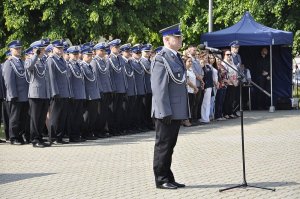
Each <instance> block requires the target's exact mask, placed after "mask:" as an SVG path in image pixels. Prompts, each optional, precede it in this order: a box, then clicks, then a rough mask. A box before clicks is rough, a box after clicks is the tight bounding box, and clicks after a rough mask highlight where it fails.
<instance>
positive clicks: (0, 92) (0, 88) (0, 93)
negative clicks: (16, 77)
mask: <svg viewBox="0 0 300 199" xmlns="http://www.w3.org/2000/svg"><path fill="white" fill-rule="evenodd" d="M2 68H3V64H0V100H3V99H4V98H5V95H6V93H5V89H4V79H3V76H2ZM0 114H1V113H0Z"/></svg>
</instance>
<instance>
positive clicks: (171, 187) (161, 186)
mask: <svg viewBox="0 0 300 199" xmlns="http://www.w3.org/2000/svg"><path fill="white" fill-rule="evenodd" d="M156 188H158V189H177V186H175V185H174V184H172V183H169V182H165V183H164V184H162V185H156Z"/></svg>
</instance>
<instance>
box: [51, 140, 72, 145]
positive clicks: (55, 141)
mask: <svg viewBox="0 0 300 199" xmlns="http://www.w3.org/2000/svg"><path fill="white" fill-rule="evenodd" d="M51 144H54V145H62V144H69V142H66V141H63V140H54V141H53V142H51Z"/></svg>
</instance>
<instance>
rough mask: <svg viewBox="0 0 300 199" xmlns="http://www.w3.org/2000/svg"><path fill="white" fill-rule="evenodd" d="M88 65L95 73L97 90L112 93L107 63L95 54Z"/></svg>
mask: <svg viewBox="0 0 300 199" xmlns="http://www.w3.org/2000/svg"><path fill="white" fill-rule="evenodd" d="M90 65H91V66H92V68H93V70H94V71H95V73H96V76H97V80H98V86H99V91H100V92H101V93H112V92H113V91H114V89H113V85H112V80H111V75H110V72H111V71H110V70H109V65H108V63H107V62H106V61H105V60H103V59H101V58H100V57H98V56H95V57H94V58H93V60H92V61H91V63H90Z"/></svg>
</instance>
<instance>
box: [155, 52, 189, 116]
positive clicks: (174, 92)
mask: <svg viewBox="0 0 300 199" xmlns="http://www.w3.org/2000/svg"><path fill="white" fill-rule="evenodd" d="M163 57H164V58H165V60H166V61H167V63H168V64H169V66H170V70H171V71H170V72H167V70H166V64H165V63H164V61H163ZM170 74H172V75H173V76H174V77H175V78H176V79H177V80H179V81H180V82H178V81H177V82H175V81H174V79H173V78H172V77H171V76H170ZM151 88H152V113H151V115H152V117H154V118H158V119H161V118H163V117H165V116H171V117H172V119H175V120H183V119H187V118H189V115H190V112H189V104H188V93H187V88H186V72H185V68H184V65H183V63H182V62H181V61H180V60H179V58H178V57H177V55H174V53H173V52H172V51H170V50H169V49H167V48H165V47H164V48H163V49H162V50H161V51H160V52H159V53H158V54H157V55H156V57H155V59H154V61H153V63H152V66H151Z"/></svg>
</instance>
